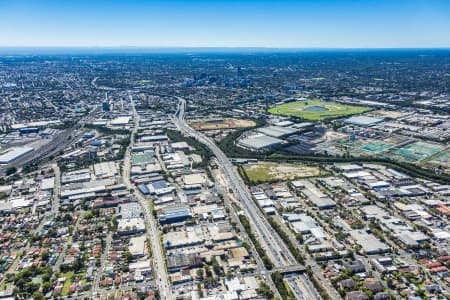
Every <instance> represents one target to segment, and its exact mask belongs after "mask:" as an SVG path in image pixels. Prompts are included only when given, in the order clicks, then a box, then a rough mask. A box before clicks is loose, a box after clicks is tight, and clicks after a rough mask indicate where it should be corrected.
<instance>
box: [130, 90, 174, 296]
mask: <svg viewBox="0 0 450 300" xmlns="http://www.w3.org/2000/svg"><path fill="white" fill-rule="evenodd" d="M130 101H131V106H132V109H133V115H134V122H135V126H134V128H133V132H132V134H131V142H130V147H128V149H127V151H126V153H125V158H124V165H123V182H124V183H125V184H126V185H127V187H128V188H129V189H135V186H133V184H132V183H131V181H130V169H131V154H130V153H131V146H132V145H133V144H134V136H135V133H136V132H137V130H138V127H139V114H138V113H137V112H136V108H135V106H134V101H133V98H132V96H130ZM134 196H136V198H137V199H138V200H139V203H140V204H141V207H142V210H143V212H144V220H145V224H146V226H147V237H148V238H149V240H150V243H151V246H152V254H153V261H154V268H155V270H154V273H155V274H156V276H155V280H156V285H157V287H158V289H159V293H160V296H161V299H167V300H170V299H173V298H172V290H171V288H170V285H169V276H168V274H167V268H166V264H165V259H164V256H163V249H162V247H161V241H160V233H159V230H158V227H157V223H156V222H157V221H156V220H155V218H154V216H153V213H152V212H151V211H150V206H149V202H148V200H147V199H145V197H144V196H143V195H142V194H141V193H140V192H139V191H136V192H135V193H134Z"/></svg>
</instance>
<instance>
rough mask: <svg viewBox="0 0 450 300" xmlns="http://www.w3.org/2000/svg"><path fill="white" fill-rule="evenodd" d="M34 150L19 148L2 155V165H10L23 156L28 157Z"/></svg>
mask: <svg viewBox="0 0 450 300" xmlns="http://www.w3.org/2000/svg"><path fill="white" fill-rule="evenodd" d="M33 150H34V149H33V148H31V147H17V148H12V149H11V150H9V151H8V152H6V153H3V154H1V155H0V164H9V163H11V162H13V161H15V160H17V159H19V158H21V157H22V156H25V155H27V154H28V153H31V152H33Z"/></svg>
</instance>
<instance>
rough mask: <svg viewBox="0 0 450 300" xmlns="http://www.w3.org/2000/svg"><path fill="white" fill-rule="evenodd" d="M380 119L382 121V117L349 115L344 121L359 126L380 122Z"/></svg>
mask: <svg viewBox="0 0 450 300" xmlns="http://www.w3.org/2000/svg"><path fill="white" fill-rule="evenodd" d="M382 121H383V119H381V118H373V117H367V116H354V117H350V118H348V119H347V120H345V123H349V124H354V125H360V126H371V125H375V124H377V123H380V122H382Z"/></svg>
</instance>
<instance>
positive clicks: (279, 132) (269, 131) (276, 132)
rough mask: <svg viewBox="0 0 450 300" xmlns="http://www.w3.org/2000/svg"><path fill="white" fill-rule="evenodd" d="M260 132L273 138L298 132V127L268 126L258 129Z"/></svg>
mask: <svg viewBox="0 0 450 300" xmlns="http://www.w3.org/2000/svg"><path fill="white" fill-rule="evenodd" d="M257 131H258V132H260V133H262V134H265V135H268V136H271V137H273V138H282V137H286V136H289V135H292V134H294V133H296V132H297V129H294V128H290V127H282V126H268V127H263V128H259V129H257Z"/></svg>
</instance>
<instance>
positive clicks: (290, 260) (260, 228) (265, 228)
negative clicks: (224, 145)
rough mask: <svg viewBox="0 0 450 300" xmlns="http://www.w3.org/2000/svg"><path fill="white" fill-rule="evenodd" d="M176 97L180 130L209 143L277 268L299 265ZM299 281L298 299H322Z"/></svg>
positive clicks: (225, 159) (220, 152) (226, 158)
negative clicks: (186, 116)
mask: <svg viewBox="0 0 450 300" xmlns="http://www.w3.org/2000/svg"><path fill="white" fill-rule="evenodd" d="M176 98H177V99H178V104H177V111H176V113H175V115H174V118H173V121H174V123H175V125H176V126H177V128H178V129H179V130H180V131H182V132H184V133H185V134H188V135H190V136H192V137H194V138H195V139H196V140H198V141H199V142H201V143H202V144H204V145H206V146H207V147H208V148H209V149H210V150H211V151H212V153H213V154H214V155H215V157H216V159H217V161H218V162H219V166H220V168H221V170H222V172H223V174H224V176H225V179H226V180H227V181H228V183H229V186H230V187H231V189H232V191H233V193H234V194H235V196H236V197H237V199H239V200H240V201H241V204H242V206H243V208H244V211H245V212H246V214H247V216H248V217H249V218H250V220H251V222H250V223H251V224H252V226H253V230H254V231H255V232H256V233H257V234H258V236H259V241H260V243H261V245H263V247H264V249H265V251H266V253H267V255H268V256H269V257H270V259H271V260H272V262H273V263H274V264H275V266H276V267H277V268H282V267H286V266H291V265H296V264H297V261H296V259H295V258H294V256H293V255H292V253H291V252H290V251H289V249H288V247H287V246H286V245H285V243H284V242H283V240H282V239H281V238H280V236H279V235H278V234H277V233H276V232H275V231H274V230H273V228H272V227H271V226H270V224H269V223H268V222H267V220H266V218H265V216H264V215H263V214H262V212H261V211H260V210H259V208H258V207H257V206H256V204H255V203H254V201H253V200H252V196H251V194H250V192H249V190H248V189H247V186H246V185H245V183H244V182H243V181H242V179H241V178H240V177H239V174H238V173H237V172H236V170H235V169H234V167H233V165H232V164H231V162H230V160H229V159H228V157H227V156H226V155H225V154H224V153H223V152H222V150H221V149H220V148H219V147H218V146H217V145H216V144H215V143H214V142H213V141H212V140H210V139H209V138H207V137H206V136H204V135H203V134H201V133H199V132H197V131H195V130H194V129H192V128H191V127H190V126H189V125H188V124H187V123H186V122H185V110H186V100H184V99H183V98H181V97H176ZM300 279H301V280H303V281H308V282H307V283H306V285H308V286H310V285H309V283H310V282H309V280H308V279H307V278H306V277H301V278H300ZM297 284H298V281H297V280H295V281H292V285H293V292H294V293H295V294H296V295H297V298H298V299H305V297H306V299H320V296H319V295H318V293H317V291H315V289H314V291H311V290H309V289H305V288H304V287H303V286H297Z"/></svg>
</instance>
